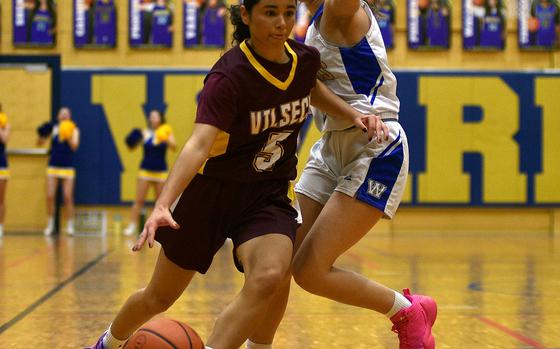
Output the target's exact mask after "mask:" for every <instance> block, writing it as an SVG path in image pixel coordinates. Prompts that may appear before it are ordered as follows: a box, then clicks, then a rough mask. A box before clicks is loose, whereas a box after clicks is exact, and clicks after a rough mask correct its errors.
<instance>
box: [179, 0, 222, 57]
mask: <svg viewBox="0 0 560 349" xmlns="http://www.w3.org/2000/svg"><path fill="white" fill-rule="evenodd" d="M227 18H228V14H227V8H226V3H225V1H224V0H183V46H184V47H186V48H191V47H217V48H222V47H224V46H225V44H226V20H227Z"/></svg>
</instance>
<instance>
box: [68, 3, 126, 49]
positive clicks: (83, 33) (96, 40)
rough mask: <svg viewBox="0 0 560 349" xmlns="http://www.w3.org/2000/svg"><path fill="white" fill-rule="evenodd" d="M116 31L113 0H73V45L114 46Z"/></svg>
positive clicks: (115, 14) (81, 46)
mask: <svg viewBox="0 0 560 349" xmlns="http://www.w3.org/2000/svg"><path fill="white" fill-rule="evenodd" d="M116 32H117V13H116V9H115V3H114V0H74V46H75V47H77V48H83V47H94V48H112V47H115V45H116V37H117V35H116Z"/></svg>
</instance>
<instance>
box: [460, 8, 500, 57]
mask: <svg viewBox="0 0 560 349" xmlns="http://www.w3.org/2000/svg"><path fill="white" fill-rule="evenodd" d="M462 29H463V30H462V31H463V47H464V48H465V49H466V50H492V51H495V50H503V49H504V47H505V29H506V18H505V8H504V3H503V0H463V28H462Z"/></svg>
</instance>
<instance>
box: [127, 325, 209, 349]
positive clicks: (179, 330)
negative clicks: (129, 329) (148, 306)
mask: <svg viewBox="0 0 560 349" xmlns="http://www.w3.org/2000/svg"><path fill="white" fill-rule="evenodd" d="M172 348H176V349H204V343H203V342H202V339H201V338H200V336H199V335H198V333H196V331H195V330H194V329H193V328H192V327H190V326H189V325H187V324H186V323H184V322H180V321H177V320H173V319H169V318H158V319H155V320H152V321H150V322H147V323H145V324H144V325H143V326H142V327H140V328H139V329H138V331H136V332H135V333H134V334H133V335H132V337H130V339H129V340H128V341H127V342H126V344H125V345H124V347H123V349H172Z"/></svg>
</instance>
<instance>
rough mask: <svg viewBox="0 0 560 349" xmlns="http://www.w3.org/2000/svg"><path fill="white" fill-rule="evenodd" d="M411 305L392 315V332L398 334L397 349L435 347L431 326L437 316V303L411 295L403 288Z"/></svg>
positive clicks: (427, 298)
mask: <svg viewBox="0 0 560 349" xmlns="http://www.w3.org/2000/svg"><path fill="white" fill-rule="evenodd" d="M403 294H404V296H405V297H406V298H407V299H408V300H409V301H410V302H411V303H412V306H410V307H408V308H406V309H402V310H401V311H399V312H398V313H396V314H395V315H393V317H392V318H391V321H392V322H393V328H392V330H393V332H396V333H398V335H399V349H434V348H435V347H436V344H435V340H434V336H432V326H433V325H434V322H435V321H436V317H437V305H436V302H435V301H434V300H433V298H431V297H428V296H421V295H411V294H410V290H409V289H408V288H405V289H404V290H403Z"/></svg>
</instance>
